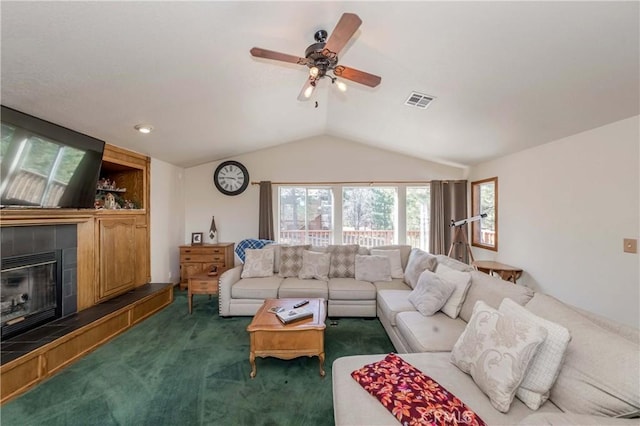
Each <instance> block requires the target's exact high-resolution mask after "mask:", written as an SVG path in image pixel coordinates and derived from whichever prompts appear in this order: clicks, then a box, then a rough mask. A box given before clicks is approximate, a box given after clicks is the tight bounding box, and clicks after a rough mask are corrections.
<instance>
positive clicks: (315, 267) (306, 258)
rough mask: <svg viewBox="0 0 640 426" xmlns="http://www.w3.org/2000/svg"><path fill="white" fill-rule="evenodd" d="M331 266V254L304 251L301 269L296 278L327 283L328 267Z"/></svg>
mask: <svg viewBox="0 0 640 426" xmlns="http://www.w3.org/2000/svg"><path fill="white" fill-rule="evenodd" d="M330 264H331V253H319V252H314V251H309V250H305V251H304V252H302V268H300V273H299V274H298V278H300V279H302V280H308V279H313V278H315V279H316V280H323V281H329V266H330Z"/></svg>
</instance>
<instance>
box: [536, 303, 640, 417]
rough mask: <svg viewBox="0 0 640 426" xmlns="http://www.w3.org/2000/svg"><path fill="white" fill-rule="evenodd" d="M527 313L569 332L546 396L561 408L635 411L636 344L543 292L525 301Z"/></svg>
mask: <svg viewBox="0 0 640 426" xmlns="http://www.w3.org/2000/svg"><path fill="white" fill-rule="evenodd" d="M526 308H527V309H528V310H529V311H531V312H532V313H534V314H536V315H538V316H540V317H542V318H546V319H548V320H549V321H553V322H555V323H558V324H561V325H563V326H564V327H566V328H567V329H568V330H569V332H570V333H571V342H569V345H568V346H567V352H566V355H565V359H564V364H563V366H562V368H561V369H560V373H559V374H558V378H557V379H556V383H555V385H554V386H553V387H552V388H551V395H550V397H549V399H550V400H552V401H553V403H554V404H556V405H557V406H558V407H560V408H561V409H562V410H564V411H571V412H575V413H579V414H594V415H600V416H619V415H625V414H628V413H631V412H634V411H637V410H640V382H639V381H638V377H640V363H639V362H638V360H640V346H639V345H638V344H637V343H634V342H632V341H630V340H628V339H626V338H623V337H621V336H620V335H618V334H615V333H613V332H611V331H608V330H605V329H604V328H602V327H600V326H599V325H597V324H596V323H594V322H592V321H590V320H589V319H588V318H587V317H585V316H584V315H582V314H581V313H579V312H578V311H576V310H574V309H573V308H572V307H571V306H569V305H567V304H565V303H563V302H561V301H559V300H557V299H555V298H554V297H551V296H549V295H546V294H543V293H536V294H535V296H534V297H533V299H531V301H530V302H529V303H527V305H526Z"/></svg>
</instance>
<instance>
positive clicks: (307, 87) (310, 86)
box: [298, 76, 318, 101]
mask: <svg viewBox="0 0 640 426" xmlns="http://www.w3.org/2000/svg"><path fill="white" fill-rule="evenodd" d="M317 80H318V79H317V78H316V77H311V76H309V78H308V79H307V81H306V82H305V83H304V86H302V90H301V91H300V94H299V95H298V100H299V101H308V100H309V99H310V98H311V95H312V94H313V91H314V90H315V88H316V81H317Z"/></svg>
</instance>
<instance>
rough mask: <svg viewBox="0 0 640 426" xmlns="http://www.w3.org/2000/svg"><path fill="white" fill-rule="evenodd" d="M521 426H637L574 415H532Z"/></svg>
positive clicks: (630, 421) (635, 421)
mask: <svg viewBox="0 0 640 426" xmlns="http://www.w3.org/2000/svg"><path fill="white" fill-rule="evenodd" d="M518 425H521V426H525V425H526V426H543V425H549V426H553V425H566V426H600V425H608V426H609V425H610V426H618V425H619V426H625V425H629V426H630V425H636V426H637V425H638V419H621V418H616V417H602V416H592V415H588V414H576V413H569V412H566V413H534V414H530V415H528V416H527V417H525V418H524V419H522V420H521V421H520V423H518Z"/></svg>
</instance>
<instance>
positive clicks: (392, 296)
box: [377, 290, 416, 327]
mask: <svg viewBox="0 0 640 426" xmlns="http://www.w3.org/2000/svg"><path fill="white" fill-rule="evenodd" d="M409 294H411V290H378V296H377V301H378V310H380V312H382V315H384V317H385V318H386V319H387V321H389V323H390V324H391V325H392V326H394V327H395V325H396V315H397V314H398V313H399V312H407V311H408V312H415V310H416V308H415V307H414V306H413V304H412V303H411V302H410V301H409Z"/></svg>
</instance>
